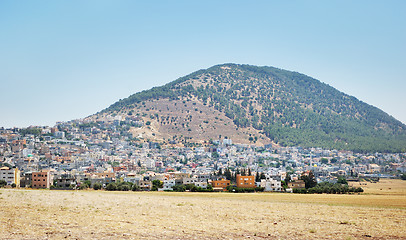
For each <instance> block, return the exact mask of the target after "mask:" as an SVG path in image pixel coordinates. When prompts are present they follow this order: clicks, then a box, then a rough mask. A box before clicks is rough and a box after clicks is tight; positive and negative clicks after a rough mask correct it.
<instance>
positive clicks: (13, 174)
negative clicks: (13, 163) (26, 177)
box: [0, 167, 20, 187]
mask: <svg viewBox="0 0 406 240" xmlns="http://www.w3.org/2000/svg"><path fill="white" fill-rule="evenodd" d="M0 180H4V181H6V182H7V185H11V184H13V183H14V184H15V185H16V187H20V170H18V168H9V167H2V168H0Z"/></svg>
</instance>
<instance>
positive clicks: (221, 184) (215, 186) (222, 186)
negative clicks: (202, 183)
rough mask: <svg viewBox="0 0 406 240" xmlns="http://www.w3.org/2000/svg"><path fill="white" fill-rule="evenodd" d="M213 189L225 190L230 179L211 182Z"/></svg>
mask: <svg viewBox="0 0 406 240" xmlns="http://www.w3.org/2000/svg"><path fill="white" fill-rule="evenodd" d="M211 185H212V186H213V190H214V191H226V190H227V187H228V186H230V180H225V179H220V180H215V181H212V182H211Z"/></svg>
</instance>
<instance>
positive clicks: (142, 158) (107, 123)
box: [0, 117, 406, 192]
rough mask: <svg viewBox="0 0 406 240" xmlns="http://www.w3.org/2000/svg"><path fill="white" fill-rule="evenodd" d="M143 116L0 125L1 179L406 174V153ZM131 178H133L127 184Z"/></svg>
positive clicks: (181, 180)
mask: <svg viewBox="0 0 406 240" xmlns="http://www.w3.org/2000/svg"><path fill="white" fill-rule="evenodd" d="M145 125H148V124H144V122H143V120H142V119H140V118H138V117H132V118H129V117H127V118H125V119H124V120H123V119H121V117H120V118H117V117H110V118H105V119H104V120H103V121H97V122H94V121H90V120H89V119H81V120H73V121H69V122H58V123H57V124H56V125H55V126H54V127H29V128H24V129H19V128H11V129H4V128H1V129H0V166H1V168H0V181H3V183H4V185H7V186H9V187H18V188H50V189H84V188H89V187H91V188H94V189H101V188H104V189H107V190H130V189H132V190H144V191H150V190H158V191H174V190H175V191H190V190H192V191H226V190H231V189H232V190H233V191H236V190H237V191H238V189H246V190H249V189H252V190H259V191H277V192H281V191H290V192H292V189H293V190H294V189H297V188H299V189H300V188H304V187H305V183H304V181H303V180H301V179H302V177H303V176H304V175H308V174H309V173H310V174H312V175H313V176H314V178H315V180H316V181H317V182H318V183H321V182H329V183H336V182H337V181H338V180H339V179H340V178H345V179H347V180H348V181H358V180H359V178H362V177H369V178H399V176H400V174H402V173H405V172H406V154H405V153H397V154H389V153H373V154H360V153H353V152H350V151H338V150H323V149H320V148H311V149H304V148H301V147H279V146H276V145H272V144H269V145H265V146H255V145H248V144H236V143H233V141H232V139H228V138H227V137H221V136H219V138H218V139H216V140H208V141H207V143H206V144H196V143H188V142H184V143H183V144H180V143H179V142H175V141H168V142H154V141H150V140H148V139H141V138H137V136H133V135H132V134H131V133H130V132H129V131H128V130H129V128H130V127H135V128H142V127H145ZM123 183H125V184H123Z"/></svg>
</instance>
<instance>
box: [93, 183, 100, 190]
mask: <svg viewBox="0 0 406 240" xmlns="http://www.w3.org/2000/svg"><path fill="white" fill-rule="evenodd" d="M101 188H102V185H101V184H100V183H95V184H93V189H94V190H100V189H101Z"/></svg>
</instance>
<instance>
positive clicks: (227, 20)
mask: <svg viewBox="0 0 406 240" xmlns="http://www.w3.org/2000/svg"><path fill="white" fill-rule="evenodd" d="M405 13H406V1H371V0H368V1H236V0H233V1H200V2H198V1H143V2H141V1H101V0H97V1H11V0H10V1H8V0H3V1H0V83H1V92H0V126H3V127H14V126H17V127H26V126H29V125H54V124H55V122H56V121H68V120H71V119H77V118H83V117H86V116H88V115H91V114H93V113H96V112H98V111H100V110H102V109H104V108H106V107H108V106H109V105H110V104H112V103H114V102H115V101H117V100H118V99H120V98H125V97H128V96H129V95H130V94H132V93H135V92H138V91H141V90H145V89H149V88H151V87H154V86H158V85H163V84H165V83H168V82H170V81H172V80H175V79H177V78H178V77H181V76H184V75H186V74H188V73H191V72H193V71H196V70H198V69H202V68H208V67H211V66H213V65H216V64H221V63H230V62H232V63H241V64H252V65H260V66H274V67H279V68H283V69H287V70H293V71H297V72H301V73H304V74H306V75H309V76H311V77H314V78H316V79H318V80H320V81H322V82H325V83H327V84H329V85H331V86H333V87H335V88H337V89H338V90H340V91H343V92H345V93H347V94H350V95H353V96H355V97H357V98H358V99H360V100H362V101H364V102H367V103H369V104H371V105H374V106H376V107H378V108H380V109H382V110H383V111H385V112H387V113H389V114H390V115H392V116H394V117H395V118H397V119H398V120H400V121H402V122H403V123H406V106H405V105H406V94H405V90H406V74H405V71H406V14H405Z"/></svg>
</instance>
